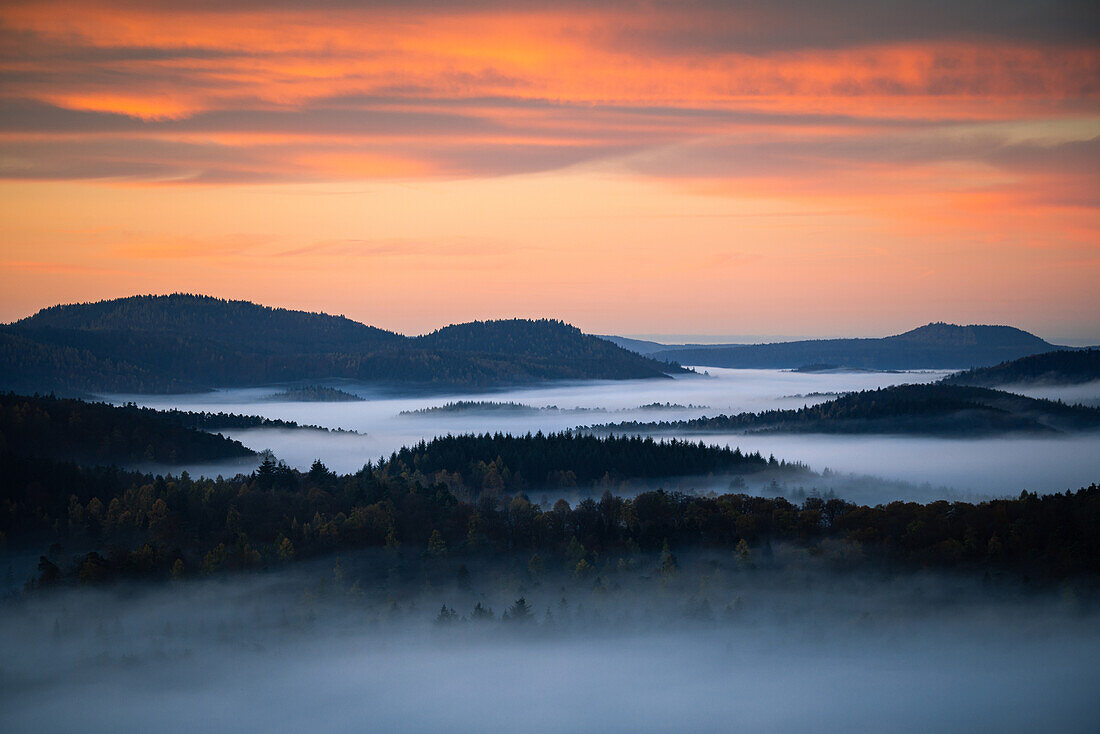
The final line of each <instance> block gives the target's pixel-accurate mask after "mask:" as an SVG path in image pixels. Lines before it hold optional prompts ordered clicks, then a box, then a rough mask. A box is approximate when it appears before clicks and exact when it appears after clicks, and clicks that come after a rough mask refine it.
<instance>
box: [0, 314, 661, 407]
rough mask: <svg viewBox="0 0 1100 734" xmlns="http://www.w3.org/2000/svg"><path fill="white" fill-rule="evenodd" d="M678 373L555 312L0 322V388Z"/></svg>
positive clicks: (73, 391)
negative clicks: (439, 323)
mask: <svg viewBox="0 0 1100 734" xmlns="http://www.w3.org/2000/svg"><path fill="white" fill-rule="evenodd" d="M677 371H680V368H679V367H675V366H670V365H669V364H667V363H665V362H658V361H655V360H651V359H647V358H645V357H641V356H639V355H637V354H634V353H632V352H628V351H626V350H624V349H621V348H619V347H616V346H615V345H613V344H610V343H608V342H606V341H604V340H602V339H599V338H597V337H592V336H587V335H585V334H582V333H581V332H580V331H579V330H578V329H576V328H574V327H572V326H569V325H567V324H563V323H561V322H558V321H549V320H542V321H525V320H519V319H516V320H511V321H494V322H477V323H474V324H460V325H457V326H451V327H447V328H446V329H441V330H439V331H437V332H435V333H433V334H429V335H427V336H424V337H418V338H415V339H410V338H408V337H405V336H402V335H400V334H394V333H391V332H387V331H382V330H380V329H375V328H373V327H369V326H365V325H363V324H360V323H357V322H354V321H351V320H349V319H345V318H343V317H336V316H327V315H325V314H315V313H305V312H301V311H289V310H286V309H272V308H267V307H264V306H258V305H256V304H252V303H247V302H244V301H224V300H220V299H216V298H208V297H204V296H191V295H174V296H137V297H133V298H124V299H120V300H117V301H104V302H100V303H91V304H77V305H72V306H55V307H52V308H48V309H44V310H43V311H40V312H39V313H38V314H36V315H34V316H31V317H30V318H27V319H23V320H22V321H19V322H17V323H15V324H9V325H7V326H4V327H0V388H6V389H9V390H18V391H20V392H55V393H62V394H67V395H87V394H95V393H131V392H133V393H150V392H161V393H165V392H187V391H199V390H205V389H209V388H211V387H242V386H252V385H269V384H274V383H283V382H302V381H308V380H326V379H331V378H342V379H351V380H357V381H361V382H364V383H370V384H377V385H380V386H392V387H406V388H411V389H423V388H429V389H434V388H453V387H477V388H488V387H497V386H505V385H514V384H523V383H532V382H542V381H549V380H562V379H574V380H586V379H635V378H652V377H665V376H667V375H668V374H669V373H672V372H677Z"/></svg>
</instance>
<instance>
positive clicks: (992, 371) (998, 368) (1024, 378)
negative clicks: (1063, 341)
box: [943, 349, 1100, 387]
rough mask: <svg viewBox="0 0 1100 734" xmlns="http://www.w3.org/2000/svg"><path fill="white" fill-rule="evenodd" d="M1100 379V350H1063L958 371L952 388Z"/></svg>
mask: <svg viewBox="0 0 1100 734" xmlns="http://www.w3.org/2000/svg"><path fill="white" fill-rule="evenodd" d="M1095 380H1100V349H1080V350H1060V351H1057V352H1046V353H1044V354H1033V355H1032V356H1030V357H1023V358H1021V359H1014V360H1012V361H1009V362H1001V363H1000V364H998V365H994V366H993V367H980V368H977V369H972V370H967V371H965V372H958V373H956V374H954V375H948V376H947V377H945V378H944V379H943V381H944V382H945V383H947V384H951V385H979V386H984V387H997V386H999V385H1080V384H1083V383H1086V382H1093V381H1095Z"/></svg>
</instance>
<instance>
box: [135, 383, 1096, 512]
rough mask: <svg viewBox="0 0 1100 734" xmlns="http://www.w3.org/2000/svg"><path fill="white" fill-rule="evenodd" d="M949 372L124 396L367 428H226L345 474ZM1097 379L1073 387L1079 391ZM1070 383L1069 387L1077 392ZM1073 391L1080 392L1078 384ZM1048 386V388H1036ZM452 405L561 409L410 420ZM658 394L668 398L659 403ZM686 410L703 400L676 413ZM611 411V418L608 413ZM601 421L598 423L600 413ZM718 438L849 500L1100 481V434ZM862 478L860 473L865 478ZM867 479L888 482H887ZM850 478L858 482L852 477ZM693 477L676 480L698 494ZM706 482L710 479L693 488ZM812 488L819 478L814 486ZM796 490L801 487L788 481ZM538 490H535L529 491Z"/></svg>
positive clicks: (206, 470) (1012, 491)
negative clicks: (413, 455)
mask: <svg viewBox="0 0 1100 734" xmlns="http://www.w3.org/2000/svg"><path fill="white" fill-rule="evenodd" d="M943 374H945V373H943V372H915V373H875V372H870V373H864V372H855V373H839V374H836V373H829V374H821V373H798V372H785V371H779V370H723V369H713V370H710V374H709V375H708V376H702V375H688V376H683V377H679V378H677V379H674V380H631V381H615V382H590V383H573V384H567V385H562V384H555V385H550V386H542V387H531V388H524V389H516V390H508V391H500V392H493V393H476V394H447V395H434V396H430V397H426V396H423V395H420V396H394V395H383V394H379V393H377V392H371V391H370V390H367V389H365V388H362V387H360V388H355V387H354V386H349V385H346V384H345V385H341V387H342V389H345V390H349V391H352V392H356V393H358V394H360V395H362V396H364V397H366V398H368V399H367V400H366V401H364V402H352V403H347V402H342V403H322V402H317V403H302V402H271V401H269V400H267V399H266V398H268V397H269V396H270V395H271V394H272V393H274V392H277V388H269V389H259V388H256V389H249V390H227V391H217V392H212V393H206V394H201V395H176V396H116V397H115V398H114V400H116V401H124V400H131V399H132V400H135V401H137V402H139V403H141V404H144V405H148V406H151V407H158V408H169V407H172V408H181V409H186V410H205V411H226V412H237V413H249V414H258V415H263V416H266V417H269V418H281V419H284V420H293V421H297V422H298V423H300V424H304V425H320V426H324V427H327V428H342V429H347V430H354V431H358V434H350V433H334V432H333V433H326V432H324V431H310V430H278V429H234V430H227V431H223V432H224V433H226V435H229V436H231V437H232V438H235V439H237V440H239V441H241V442H242V443H244V444H245V445H246V446H249V447H251V448H254V449H257V450H262V449H271V450H272V451H273V452H274V453H275V454H276V455H277V456H278V457H279V458H281V459H282V460H284V461H286V462H287V463H288V464H290V465H291V466H294V467H297V468H299V469H303V470H304V469H307V468H308V467H309V465H310V464H311V463H312V462H313V460H314V459H317V458H320V459H322V460H323V461H324V462H325V463H326V464H327V465H328V466H329V467H330V468H331V469H333V470H335V471H338V472H353V471H356V470H358V469H359V468H360V467H362V466H363V464H364V463H365V462H366V461H368V460H372V461H373V460H377V459H378V458H379V457H381V456H388V455H389V454H390V453H391V452H392V451H394V450H396V449H398V448H400V447H401V446H409V445H412V444H415V443H416V442H418V441H420V440H430V439H431V438H433V437H435V436H438V435H442V434H447V433H467V432H497V431H500V432H505V433H513V434H522V433H527V432H535V431H540V430H541V431H543V432H549V431H559V430H565V429H568V428H572V427H575V426H577V425H579V424H587V423H592V422H593V418H592V416H590V415H586V414H585V413H584V412H583V411H580V412H571V409H573V408H582V409H588V410H595V409H602V410H605V411H614V413H613V415H614V419H615V420H617V421H618V420H623V421H626V420H638V421H651V420H670V419H680V418H693V417H698V416H700V415H714V414H717V413H722V412H727V413H729V412H741V411H758V410H767V409H772V408H796V407H801V406H802V405H805V404H813V403H817V402H822V401H825V400H829V399H830V398H831V397H834V396H835V395H836V394H838V393H843V392H847V391H852V390H863V389H869V388H874V387H883V386H888V385H893V384H899V383H905V382H929V381H932V380H936V379H939V378H940V377H941V376H942V375H943ZM1087 387H1088V386H1078V388H1073V390H1077V392H1075V393H1072V394H1073V395H1078V396H1085V395H1087V394H1091V393H1087V390H1086V392H1081V390H1084V389H1085V388H1087ZM1067 389H1070V388H1067ZM1043 390H1045V391H1046V392H1042V391H1040V392H1037V393H1035V394H1036V396H1040V397H1056V398H1057V397H1063V398H1066V397H1067V396H1069V395H1070V393H1060V392H1059V390H1058V388H1052V387H1047V388H1044V389H1043ZM1071 392H1072V390H1071ZM1040 393H1041V394H1040ZM455 401H494V402H498V403H500V402H514V403H521V404H524V405H528V406H532V407H535V408H541V407H546V406H557V407H558V408H559V409H560V410H558V411H511V412H509V411H500V410H485V411H477V410H463V411H458V412H453V413H426V414H415V415H407V414H406V415H402V412H407V411H415V410H419V409H423V408H426V407H438V406H442V405H445V404H447V403H449V402H455ZM654 403H660V404H662V407H660V408H656V407H641V406H652V404H654ZM665 403H669V404H672V405H677V406H705V407H685V408H666V407H663V404H665ZM603 415H605V416H606V414H603ZM602 420H605V418H600V419H599V420H597V421H595V422H601V421H602ZM682 437H684V438H690V439H691V440H704V441H706V442H707V443H712V444H718V445H726V444H728V445H730V446H740V447H741V448H742V449H743V450H746V451H760V452H761V453H762V454H764V455H765V456H767V455H770V454H774V455H775V456H776V457H777V458H779V459H785V460H787V461H791V462H802V463H805V464H807V465H808V466H809V467H810V468H811V469H812V470H815V471H817V472H821V471H823V470H825V469H826V468H828V469H830V470H833V471H834V472H837V473H839V474H841V475H858V476H857V477H855V478H852V477H848V478H847V479H846V480H844V481H841V480H839V479H837V478H836V477H834V478H833V479H832V480H831V481H830V482H828V483H823V482H818V483H817V484H818V486H820V487H821V488H822V489H832V490H833V491H835V492H836V493H837V494H838V495H839V496H842V497H845V498H847V499H850V500H853V501H858V502H866V503H871V504H874V503H878V502H886V501H891V500H895V499H902V500H915V501H929V500H934V499H940V498H946V499H969V500H973V499H981V498H986V497H1000V496H1008V495H1017V494H1019V492H1020V491H1021V490H1023V489H1027V490H1029V491H1038V492H1060V491H1064V490H1066V489H1075V488H1078V487H1081V486H1086V485H1088V484H1090V483H1091V482H1093V481H1095V480H1096V478H1097V477H1098V476H1100V434H1093V435H1074V436H1069V437H1062V436H1054V437H1046V438H1030V437H1019V436H1014V437H1012V436H1010V437H995V438H982V439H951V438H921V437H901V436H839V435H817V434H802V435H782V434H768V435H705V436H699V435H686V434H685V435H684V436H682ZM142 468H144V469H150V470H158V471H164V470H169V469H171V470H174V471H179V470H181V469H188V470H189V471H191V473H192V474H199V473H202V474H206V475H217V474H225V475H232V474H236V473H237V472H239V471H249V470H250V469H251V466H244V465H242V464H240V463H234V464H218V465H207V466H187V467H142ZM859 477H862V478H859ZM867 477H878V478H881V479H882V480H884V481H882V482H877V483H876V482H875V481H873V480H868V479H867ZM849 480H850V481H849ZM690 484H691V482H690V481H689V480H688V479H685V481H683V482H680V483H679V484H677V485H676V486H678V487H680V488H682V489H692V488H693V487H691V486H689V485H690ZM694 488H696V489H699V490H702V491H706V490H710V489H716V491H724V488H723V487H715V486H714V485H713V483H705V486H704V485H703V484H701V485H699V486H696V487H694ZM806 489H807V490H809V487H808V486H807V487H806ZM791 490H792V491H795V490H797V485H792V486H791ZM533 499H537V496H536V497H533Z"/></svg>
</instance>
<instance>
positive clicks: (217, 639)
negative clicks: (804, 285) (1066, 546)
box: [0, 546, 1100, 733]
mask: <svg viewBox="0 0 1100 734" xmlns="http://www.w3.org/2000/svg"><path fill="white" fill-rule="evenodd" d="M845 552H847V551H846V550H845V549H844V548H842V547H839V546H838V547H837V548H836V549H835V552H832V551H831V552H829V553H828V554H826V555H827V557H824V558H823V557H820V556H818V557H814V556H810V555H809V554H807V553H806V552H805V551H800V550H795V549H791V548H784V547H776V548H775V549H773V550H772V551H771V552H770V554H764V553H763V552H762V551H760V550H759V549H754V550H753V551H752V552H751V553H749V554H735V553H724V554H720V553H714V554H711V553H697V554H696V553H686V554H684V555H682V556H681V557H679V558H676V557H675V556H673V557H672V560H671V561H669V560H668V557H667V556H666V555H664V554H661V555H647V554H639V555H637V556H634V557H628V558H623V559H620V560H619V561H618V562H617V563H612V564H610V566H607V567H604V568H602V569H600V570H598V571H597V570H595V569H593V572H592V573H591V574H588V575H582V576H578V575H577V574H576V573H575V572H574V573H566V572H564V571H562V570H561V569H554V568H541V567H540V565H539V563H538V562H537V560H536V559H528V558H526V557H520V556H517V557H514V558H510V557H505V558H498V559H495V560H492V561H489V560H482V561H480V562H475V561H474V560H471V559H469V558H466V559H440V560H439V561H438V562H437V563H434V564H430V565H429V566H427V567H419V570H418V571H416V572H415V573H414V572H413V571H412V570H411V567H412V566H417V565H418V564H419V561H418V560H416V559H415V558H410V557H406V556H402V555H401V554H400V553H394V552H389V551H378V552H372V553H363V554H357V555H349V556H345V557H343V558H341V559H334V558H328V559H326V560H323V561H318V562H312V563H310V564H308V565H305V566H302V567H297V568H295V569H293V570H282V571H278V572H271V573H266V574H256V575H251V576H237V577H232V576H231V577H224V578H221V579H218V580H209V581H191V582H178V583H173V584H164V585H156V586H147V587H142V588H139V587H127V586H120V587H115V588H109V589H100V590H95V589H87V588H85V589H80V590H59V591H53V592H41V593H37V594H31V595H28V596H25V597H21V598H19V599H11V600H8V601H6V602H4V603H3V604H2V605H0V649H2V652H3V657H2V661H3V662H2V663H0V681H2V685H0V728H2V729H3V730H4V731H7V732H36V733H39V732H60V731H72V730H74V728H75V729H79V730H81V731H85V732H108V731H110V732H115V731H163V732H190V731H197V730H200V731H214V732H218V731H225V732H237V731H244V730H251V731H270V730H278V731H303V732H304V731H311V732H312V731H335V732H340V731H348V732H351V731H355V732H358V731H364V730H370V731H390V732H424V731H485V732H505V731H517V730H520V731H534V732H551V731H553V732H557V731H578V730H584V731H615V732H620V731H621V732H647V731H655V732H656V731H704V732H705V731H715V732H718V731H729V730H730V729H731V727H734V728H736V729H739V730H747V731H773V732H788V731H791V732H793V731H806V730H813V731H822V732H850V731H912V732H924V731H974V730H984V731H1037V730H1046V731H1065V732H1073V731H1082V732H1084V731H1094V730H1095V726H1096V725H1097V723H1098V717H1100V714H1098V711H1097V708H1096V705H1095V676H1096V675H1097V673H1100V663H1098V662H1097V661H1098V660H1100V638H1097V636H1096V635H1095V632H1094V630H1095V624H1096V622H1097V621H1098V619H1097V617H1098V615H1097V606H1096V599H1095V589H1093V588H1091V587H1090V586H1088V585H1082V584H1081V583H1067V584H1064V585H1063V586H1062V587H1060V588H1056V589H1039V590H1030V591H1029V590H1027V585H1026V584H1025V583H1023V582H1020V581H1018V580H1011V579H998V578H993V579H988V578H987V579H986V580H985V581H984V582H982V581H981V580H980V579H977V578H972V577H955V576H935V575H929V574H920V573H909V574H903V575H900V576H891V575H889V574H886V573H882V574H876V573H874V572H863V571H860V572H855V571H850V570H845V558H844V553H845ZM520 598H523V600H524V607H527V608H529V615H528V614H527V613H523V611H522V609H521V610H520V611H516V610H517V608H518V607H517V604H518V600H519V599H520ZM478 604H480V605H481V609H482V610H484V611H483V612H482V614H481V617H483V618H481V619H477V618H473V617H474V616H475V613H474V610H475V609H476V608H477V606H476V605H478ZM451 609H453V610H454V616H452V615H451V614H450V610H451ZM490 609H491V610H492V613H491V615H490V614H489V612H488V610H490ZM505 611H509V617H510V619H509V620H507V621H504V620H502V619H501V617H502V616H503V613H504V612H505Z"/></svg>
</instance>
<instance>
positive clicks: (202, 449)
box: [0, 393, 263, 464]
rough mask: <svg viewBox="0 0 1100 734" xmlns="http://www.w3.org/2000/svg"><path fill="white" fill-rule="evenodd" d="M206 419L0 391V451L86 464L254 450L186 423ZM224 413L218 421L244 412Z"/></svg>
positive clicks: (192, 458)
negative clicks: (226, 414) (227, 414)
mask: <svg viewBox="0 0 1100 734" xmlns="http://www.w3.org/2000/svg"><path fill="white" fill-rule="evenodd" d="M209 418H211V416H209V415H208V414H193V413H192V414H188V413H175V414H167V413H160V412H158V411H155V410H151V409H148V408H138V407H136V406H133V405H128V406H122V407H118V406H113V405H107V404H105V403H88V402H84V401H81V400H69V399H64V398H54V397H40V396H35V397H27V396H23V395H15V394H13V393H0V454H16V455H19V456H37V457H45V458H52V459H62V460H65V461H75V462H78V463H89V464H141V463H146V462H156V463H163V464H177V463H190V462H206V461H216V460H219V459H235V458H243V457H247V456H253V455H254V453H255V452H253V451H252V450H251V449H248V448H246V447H244V446H242V445H241V443H240V442H238V441H233V440H231V439H228V438H225V437H223V436H221V435H219V434H213V433H207V432H205V431H201V430H198V426H197V425H193V426H188V425H185V424H187V423H192V424H201V423H203V422H204V421H207V420H208V419H209ZM224 418H225V420H224V421H222V423H227V422H232V421H233V419H235V418H243V416H225V417H224ZM256 420H261V421H262V420H263V419H256ZM211 422H214V423H217V422H218V421H216V420H215V421H211Z"/></svg>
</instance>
